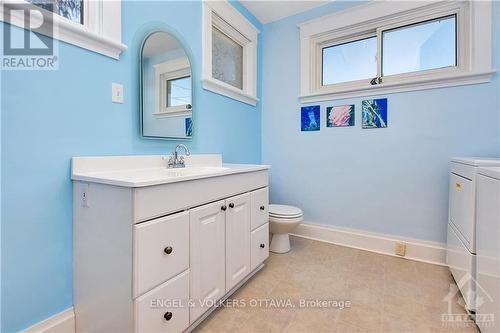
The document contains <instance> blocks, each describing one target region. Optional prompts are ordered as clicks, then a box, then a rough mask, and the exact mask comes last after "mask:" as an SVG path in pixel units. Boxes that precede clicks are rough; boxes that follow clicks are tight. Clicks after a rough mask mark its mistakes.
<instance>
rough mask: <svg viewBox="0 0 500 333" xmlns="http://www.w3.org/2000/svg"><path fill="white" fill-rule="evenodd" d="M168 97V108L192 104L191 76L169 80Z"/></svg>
mask: <svg viewBox="0 0 500 333" xmlns="http://www.w3.org/2000/svg"><path fill="white" fill-rule="evenodd" d="M167 97H168V98H167V105H166V107H171V106H180V105H187V104H191V76H186V77H181V78H178V79H173V80H168V81H167Z"/></svg>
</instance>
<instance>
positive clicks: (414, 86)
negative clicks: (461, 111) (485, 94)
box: [299, 70, 496, 103]
mask: <svg viewBox="0 0 500 333" xmlns="http://www.w3.org/2000/svg"><path fill="white" fill-rule="evenodd" d="M495 72H496V70H490V71H485V72H473V73H459V74H453V75H447V76H441V77H439V78H420V79H413V80H411V81H406V82H405V81H400V82H387V83H381V84H379V85H373V86H372V85H369V84H368V83H367V84H363V85H357V86H355V87H349V88H344V89H340V90H339V89H335V90H333V89H328V90H327V89H323V90H322V91H318V92H314V93H311V94H307V95H302V96H299V99H300V102H301V103H313V102H322V101H331V100H337V99H345V98H354V97H366V96H372V95H380V94H391V93H398V92H406V91H417V90H428V89H438V88H446V87H457V86H463V85H471V84H480V83H488V82H490V81H491V77H492V76H493V74H494V73H495Z"/></svg>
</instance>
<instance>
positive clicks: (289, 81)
mask: <svg viewBox="0 0 500 333" xmlns="http://www.w3.org/2000/svg"><path fill="white" fill-rule="evenodd" d="M352 5H353V3H347V2H333V3H331V4H328V5H325V6H322V7H319V8H316V9H313V10H311V11H308V12H306V13H302V14H299V15H296V16H293V17H289V18H285V19H283V20H280V21H277V22H274V23H270V24H267V25H265V26H264V32H263V35H264V63H263V97H262V99H263V107H262V162H263V163H265V164H271V165H272V169H271V185H270V198H271V201H272V202H274V203H287V204H293V205H297V206H298V207H301V208H302V209H303V210H304V213H305V220H306V221H307V222H310V223H319V224H326V225H333V226H338V227H345V228H354V229H362V230H366V231H372V232H380V233H384V234H393V235H398V236H404V237H411V238H417V239H421V240H429V241H437V242H445V236H446V221H447V211H448V208H447V207H448V167H449V160H450V157H452V156H456V155H474V156H481V155H497V156H498V155H500V142H499V141H500V134H499V133H500V129H499V126H500V123H499V113H500V111H499V108H500V107H499V102H498V97H497V96H498V95H499V87H500V85H499V79H498V74H496V75H495V78H494V82H493V83H489V84H482V85H474V86H463V87H455V88H445V89H435V90H426V91H418V92H408V93H397V94H389V95H386V96H367V97H387V98H388V109H389V111H388V126H389V127H388V128H386V129H371V130H363V129H361V100H362V99H363V98H355V99H345V100H339V101H334V102H325V103H318V104H320V105H321V130H320V131H319V132H300V104H299V102H298V99H297V96H298V95H299V38H298V37H299V31H298V28H297V24H298V23H300V22H303V21H306V20H309V19H312V18H315V17H318V16H322V15H325V14H328V13H330V12H333V11H336V10H340V9H344V8H346V7H349V6H352ZM494 6H495V10H494V12H495V14H494V22H495V27H494V29H495V34H494V44H495V45H494V50H495V51H494V57H495V66H496V67H497V68H498V67H499V61H498V58H499V57H500V48H499V40H500V38H499V33H500V26H499V25H500V15H499V11H500V9H499V8H500V4H499V3H498V2H496V3H495V5H494ZM347 103H348V104H355V105H356V126H355V127H350V128H326V127H325V121H326V120H325V117H326V110H325V109H326V106H330V105H342V104H347Z"/></svg>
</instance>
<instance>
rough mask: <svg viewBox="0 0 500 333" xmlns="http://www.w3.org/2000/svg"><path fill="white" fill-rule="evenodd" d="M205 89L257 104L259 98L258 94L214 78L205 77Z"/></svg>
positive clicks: (253, 104)
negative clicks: (249, 93) (246, 91)
mask: <svg viewBox="0 0 500 333" xmlns="http://www.w3.org/2000/svg"><path fill="white" fill-rule="evenodd" d="M203 89H205V90H209V91H212V92H214V93H216V94H219V95H222V96H226V97H229V98H232V99H234V100H237V101H240V102H243V103H245V104H249V105H252V106H256V105H257V102H258V101H259V99H258V98H257V97H256V96H252V95H248V94H246V93H244V92H243V91H242V90H241V89H238V88H234V87H232V86H230V85H228V84H226V83H224V82H220V81H218V80H214V79H204V80H203Z"/></svg>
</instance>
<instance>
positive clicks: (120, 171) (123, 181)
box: [71, 155, 270, 187]
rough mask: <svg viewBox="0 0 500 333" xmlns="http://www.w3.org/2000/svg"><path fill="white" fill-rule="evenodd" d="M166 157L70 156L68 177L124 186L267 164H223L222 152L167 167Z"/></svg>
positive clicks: (240, 170)
mask: <svg viewBox="0 0 500 333" xmlns="http://www.w3.org/2000/svg"><path fill="white" fill-rule="evenodd" d="M167 160H168V156H165V155H147V156H99V157H73V158H72V160H71V179H72V180H79V181H85V182H92V183H101V184H108V185H115V186H124V187H145V186H153V185H161V184H169V183H176V182H182V181H189V180H196V179H201V178H210V177H220V176H226V175H231V174H238V173H246V172H255V171H261V170H267V169H269V168H270V167H269V166H268V165H256V164H226V163H224V164H223V163H222V157H221V155H191V156H189V157H186V167H185V168H176V169H168V168H167V167H166V164H167Z"/></svg>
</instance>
